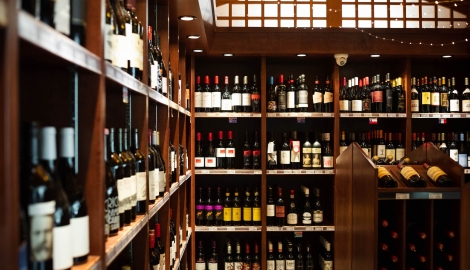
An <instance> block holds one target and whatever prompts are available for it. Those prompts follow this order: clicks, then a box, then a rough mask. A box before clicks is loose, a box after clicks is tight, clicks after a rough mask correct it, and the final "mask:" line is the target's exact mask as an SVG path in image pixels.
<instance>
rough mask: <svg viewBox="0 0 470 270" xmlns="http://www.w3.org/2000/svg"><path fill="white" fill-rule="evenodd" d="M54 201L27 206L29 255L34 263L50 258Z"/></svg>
mask: <svg viewBox="0 0 470 270" xmlns="http://www.w3.org/2000/svg"><path fill="white" fill-rule="evenodd" d="M54 212H55V201H49V202H42V203H35V204H30V205H28V216H29V233H30V234H29V242H30V243H29V245H28V246H29V247H30V249H29V253H30V254H29V255H30V260H31V261H35V262H41V261H47V260H49V259H51V258H52V248H53V229H54V216H53V215H54Z"/></svg>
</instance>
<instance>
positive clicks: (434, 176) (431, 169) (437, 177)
mask: <svg viewBox="0 0 470 270" xmlns="http://www.w3.org/2000/svg"><path fill="white" fill-rule="evenodd" d="M423 168H424V169H426V174H427V175H428V176H429V178H431V180H432V181H434V183H436V185H438V186H441V187H451V186H453V185H454V182H453V181H452V179H450V177H449V176H448V175H447V174H446V173H445V172H444V171H443V170H441V169H440V168H439V167H437V166H429V165H428V164H427V163H424V164H423Z"/></svg>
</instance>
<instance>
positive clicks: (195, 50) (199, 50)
mask: <svg viewBox="0 0 470 270" xmlns="http://www.w3.org/2000/svg"><path fill="white" fill-rule="evenodd" d="M203 51H204V50H201V49H194V50H193V52H203Z"/></svg>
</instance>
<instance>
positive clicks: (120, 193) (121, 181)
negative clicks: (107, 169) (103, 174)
mask: <svg viewBox="0 0 470 270" xmlns="http://www.w3.org/2000/svg"><path fill="white" fill-rule="evenodd" d="M116 182H117V189H118V199H119V214H122V213H124V209H125V206H124V204H125V192H124V179H119V180H117V181H116Z"/></svg>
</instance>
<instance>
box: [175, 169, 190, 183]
mask: <svg viewBox="0 0 470 270" xmlns="http://www.w3.org/2000/svg"><path fill="white" fill-rule="evenodd" d="M190 177H191V171H189V170H188V171H187V172H186V175H183V176H180V179H179V181H178V183H179V185H180V186H181V185H182V184H183V183H184V182H186V180H188V179H189V178H190Z"/></svg>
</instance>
